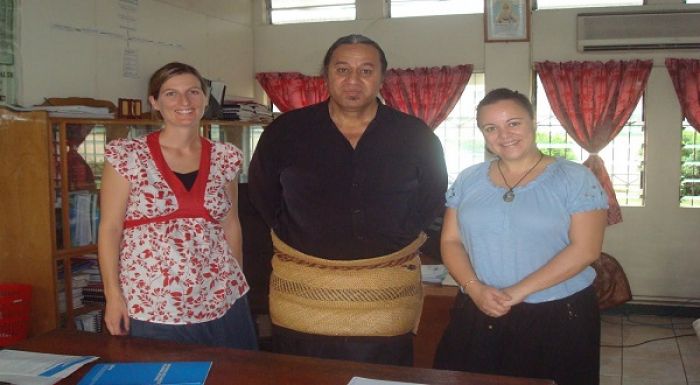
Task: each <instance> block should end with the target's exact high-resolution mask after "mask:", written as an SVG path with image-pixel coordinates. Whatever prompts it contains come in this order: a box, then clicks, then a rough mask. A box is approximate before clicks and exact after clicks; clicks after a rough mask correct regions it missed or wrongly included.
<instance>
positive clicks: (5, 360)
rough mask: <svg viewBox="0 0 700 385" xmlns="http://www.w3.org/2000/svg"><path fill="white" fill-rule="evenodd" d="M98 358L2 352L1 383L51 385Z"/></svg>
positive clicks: (0, 356) (0, 354)
mask: <svg viewBox="0 0 700 385" xmlns="http://www.w3.org/2000/svg"><path fill="white" fill-rule="evenodd" d="M97 358H98V357H95V356H67V355H61V354H48V353H34V352H25V351H21V350H7V349H6V350H0V381H4V382H8V383H10V384H15V385H51V384H55V383H57V382H58V381H60V380H61V379H63V378H66V377H68V375H70V374H71V373H73V372H75V371H76V370H78V369H79V368H80V367H81V366H83V365H85V364H87V363H88V362H92V361H95V360H96V359H97Z"/></svg>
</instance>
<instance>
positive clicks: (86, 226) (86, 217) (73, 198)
mask: <svg viewBox="0 0 700 385" xmlns="http://www.w3.org/2000/svg"><path fill="white" fill-rule="evenodd" d="M69 201H70V204H69V206H70V211H69V213H68V222H69V224H70V238H71V243H72V245H73V246H85V245H91V244H94V243H97V227H98V224H99V221H100V212H99V206H98V193H97V192H91V191H87V190H80V191H72V192H71V193H70V197H69Z"/></svg>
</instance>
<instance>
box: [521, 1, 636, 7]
mask: <svg viewBox="0 0 700 385" xmlns="http://www.w3.org/2000/svg"><path fill="white" fill-rule="evenodd" d="M534 1H536V3H537V9H558V8H588V7H619V6H629V5H644V0H534Z"/></svg>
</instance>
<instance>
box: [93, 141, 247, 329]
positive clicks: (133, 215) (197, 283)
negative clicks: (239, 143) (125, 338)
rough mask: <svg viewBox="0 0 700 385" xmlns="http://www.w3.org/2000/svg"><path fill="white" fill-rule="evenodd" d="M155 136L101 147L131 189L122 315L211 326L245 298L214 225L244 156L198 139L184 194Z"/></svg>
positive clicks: (228, 205)
mask: <svg viewBox="0 0 700 385" xmlns="http://www.w3.org/2000/svg"><path fill="white" fill-rule="evenodd" d="M159 135H160V132H154V133H152V134H149V135H147V136H145V137H141V138H137V139H118V140H115V141H112V142H110V143H109V144H108V145H107V146H106V148H105V159H106V160H107V161H108V162H109V163H110V164H111V165H112V166H113V167H114V169H115V170H116V171H117V172H118V173H119V174H120V175H122V176H123V177H124V178H126V179H127V180H128V181H129V183H130V188H131V191H130V193H129V201H128V205H127V210H126V217H125V222H124V232H123V236H122V241H121V246H120V252H119V279H120V283H121V287H122V291H123V293H124V297H125V298H126V302H127V309H128V312H129V316H130V317H132V318H134V319H137V320H142V321H149V322H156V323H164V324H189V323H198V322H206V321H211V320H214V319H217V318H219V317H221V316H223V315H224V313H226V311H227V310H228V309H229V308H230V307H231V305H232V304H233V303H234V302H235V301H236V300H237V299H238V298H240V297H241V296H243V295H244V294H245V293H246V292H247V291H248V283H247V282H246V280H245V277H244V276H243V272H242V270H241V268H240V266H239V265H238V262H237V261H236V259H235V258H234V257H233V255H232V254H231V249H230V248H229V246H228V243H226V239H225V236H224V230H223V227H222V226H221V224H220V223H219V221H220V220H221V219H223V218H224V216H225V215H226V213H227V212H228V211H229V209H230V208H231V204H232V202H231V201H230V199H229V198H228V195H227V194H226V191H225V188H224V186H225V184H226V183H227V182H230V181H232V180H233V179H234V178H235V177H236V174H237V173H238V171H239V170H240V168H241V163H242V154H241V152H240V150H238V149H237V148H236V147H235V146H233V145H232V144H229V143H213V142H211V141H209V140H207V139H204V138H202V156H201V157H200V158H201V159H200V165H199V172H198V174H197V178H196V180H195V182H194V185H193V186H192V188H191V190H189V191H188V190H186V189H185V187H184V186H183V184H182V182H181V181H180V179H178V177H177V176H176V175H175V173H174V172H173V171H172V170H170V168H169V167H168V165H167V163H166V162H165V159H164V158H163V153H162V152H161V148H160V145H159V142H158V137H159Z"/></svg>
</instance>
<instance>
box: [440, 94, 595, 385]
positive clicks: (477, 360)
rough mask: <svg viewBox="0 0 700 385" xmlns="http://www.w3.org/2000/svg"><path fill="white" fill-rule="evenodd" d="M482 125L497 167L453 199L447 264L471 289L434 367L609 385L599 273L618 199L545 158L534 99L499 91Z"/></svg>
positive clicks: (482, 167)
mask: <svg viewBox="0 0 700 385" xmlns="http://www.w3.org/2000/svg"><path fill="white" fill-rule="evenodd" d="M477 123H478V125H479V128H480V129H481V131H482V134H483V135H484V139H485V141H486V145H487V147H488V149H489V150H490V151H491V152H492V153H493V154H494V155H496V157H497V158H496V159H495V160H493V161H490V162H485V163H482V164H478V165H475V166H472V167H470V168H467V169H466V170H464V171H462V173H461V174H460V175H459V177H458V178H457V180H456V182H455V183H454V184H453V185H452V187H451V188H450V189H449V190H448V191H447V211H446V213H445V219H444V224H443V230H442V236H441V251H442V255H443V261H444V263H445V265H446V266H447V268H448V269H449V271H450V274H451V275H452V276H453V277H454V278H455V280H456V281H457V282H458V283H459V285H460V286H461V293H460V294H459V295H458V297H457V299H456V302H455V305H454V308H453V310H452V318H451V321H450V325H449V326H448V328H447V330H446V331H445V334H444V335H443V338H442V341H441V342H440V345H439V346H438V351H437V354H436V358H435V366H436V367H437V368H441V369H451V370H464V371H471V372H481V373H493V374H502V375H510V376H521V377H534V378H551V379H554V380H556V382H557V384H559V385H571V384H586V385H591V384H598V382H599V374H598V369H599V349H600V315H599V312H598V304H597V298H596V295H595V292H594V290H593V288H592V286H591V284H592V283H593V279H594V278H595V272H594V270H593V269H592V268H591V267H590V266H589V265H590V264H591V263H592V262H593V261H594V260H595V259H596V258H598V257H599V256H600V252H601V245H602V242H603V233H604V230H605V226H606V209H607V199H606V196H605V193H604V191H603V189H602V188H601V187H600V184H599V183H598V181H597V180H596V178H595V177H594V176H593V174H592V173H591V172H590V171H589V170H588V169H587V168H585V167H584V166H581V165H579V164H577V163H573V162H570V161H567V160H564V159H560V158H552V157H549V156H545V155H544V154H542V153H541V152H540V151H539V150H538V149H537V146H536V143H535V124H534V116H533V108H532V104H531V103H530V101H529V100H528V99H527V98H526V97H525V96H523V95H522V94H519V93H517V92H515V91H511V90H509V89H504V88H501V89H497V90H494V91H491V92H489V93H488V94H487V95H486V97H485V98H484V99H483V100H482V101H481V102H480V103H479V105H478V108H477Z"/></svg>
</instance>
